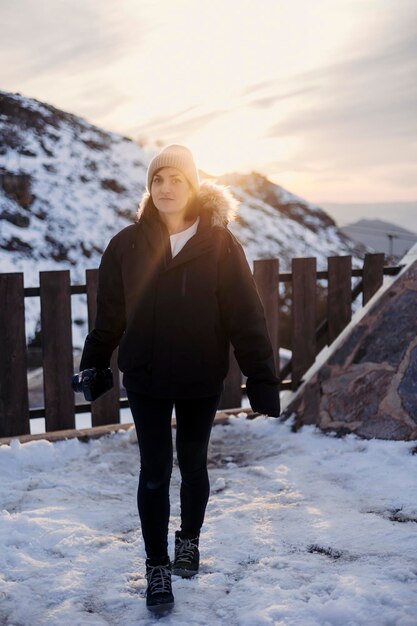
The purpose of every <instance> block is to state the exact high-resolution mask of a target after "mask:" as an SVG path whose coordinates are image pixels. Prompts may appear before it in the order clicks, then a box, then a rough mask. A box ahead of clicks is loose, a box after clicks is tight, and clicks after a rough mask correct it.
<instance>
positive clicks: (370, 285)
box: [362, 252, 385, 306]
mask: <svg viewBox="0 0 417 626" xmlns="http://www.w3.org/2000/svg"><path fill="white" fill-rule="evenodd" d="M384 259H385V255H384V253H383V252H377V253H375V254H365V260H364V263H363V274H362V281H363V295H362V304H363V306H365V304H366V303H367V302H369V300H370V299H371V298H372V296H373V295H374V293H375V292H376V291H378V289H379V288H380V287H381V285H382V283H383V281H384Z"/></svg>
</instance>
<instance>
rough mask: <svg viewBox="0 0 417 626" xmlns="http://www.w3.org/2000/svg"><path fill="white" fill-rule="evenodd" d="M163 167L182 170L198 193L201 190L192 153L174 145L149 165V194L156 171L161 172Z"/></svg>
mask: <svg viewBox="0 0 417 626" xmlns="http://www.w3.org/2000/svg"><path fill="white" fill-rule="evenodd" d="M161 167H176V168H177V169H179V170H181V172H182V173H183V174H184V176H185V177H186V178H187V179H188V180H189V182H190V184H191V186H192V187H193V188H194V190H195V191H196V192H198V190H199V189H200V180H199V178H198V171H197V167H196V165H195V163H194V158H193V155H192V152H191V150H189V149H188V148H186V147H185V146H180V145H179V144H176V143H172V144H170V145H169V146H166V147H165V148H163V149H162V150H161V152H159V154H157V155H156V156H154V158H153V159H152V160H151V162H150V163H149V167H148V173H147V189H148V191H149V192H150V190H151V184H152V178H153V175H154V174H155V172H156V170H159V169H160V168H161Z"/></svg>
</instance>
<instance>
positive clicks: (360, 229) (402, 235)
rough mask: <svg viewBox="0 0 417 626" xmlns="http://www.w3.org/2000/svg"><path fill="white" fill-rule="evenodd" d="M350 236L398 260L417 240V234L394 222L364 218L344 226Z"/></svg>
mask: <svg viewBox="0 0 417 626" xmlns="http://www.w3.org/2000/svg"><path fill="white" fill-rule="evenodd" d="M340 230H341V231H342V232H343V233H345V234H346V235H347V236H348V237H350V238H351V239H353V240H354V241H357V242H358V243H362V244H363V245H365V246H368V247H369V248H373V249H374V250H375V252H384V253H385V255H386V256H387V257H389V258H391V259H392V261H394V262H395V261H398V260H399V259H401V257H403V256H404V254H405V253H406V252H408V250H409V249H410V248H411V247H412V246H413V245H414V244H415V243H416V242H417V234H416V233H413V232H412V231H411V230H407V229H406V228H401V226H397V225H396V224H393V223H392V222H385V221H383V220H376V219H375V220H366V219H362V220H359V221H357V222H354V223H353V224H347V225H346V226H342V227H341V228H340Z"/></svg>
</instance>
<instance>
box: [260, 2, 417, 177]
mask: <svg viewBox="0 0 417 626" xmlns="http://www.w3.org/2000/svg"><path fill="white" fill-rule="evenodd" d="M400 4H401V3H400ZM405 4H407V7H408V8H409V6H410V5H408V3H405ZM393 13H394V11H393V12H392V13H390V14H389V16H390V17H391V18H392V20H391V21H390V20H389V19H388V17H389V16H388V15H387V16H386V20H385V21H384V24H379V25H378V28H377V29H376V31H377V32H373V33H368V35H369V38H370V40H371V41H372V45H373V47H374V49H373V50H371V51H370V50H369V45H370V42H369V41H368V50H365V49H362V50H361V46H359V45H358V46H354V48H355V49H356V50H357V53H356V55H355V56H354V57H352V58H348V59H347V60H346V61H344V62H339V63H336V64H330V65H328V66H326V67H324V68H320V69H317V70H314V71H310V72H305V73H303V74H301V75H298V76H297V77H295V78H294V82H295V83H303V84H304V85H307V86H306V87H305V88H304V89H305V90H306V91H312V92H314V97H313V98H312V99H309V105H308V106H306V104H305V102H303V101H301V103H300V106H299V107H298V108H294V110H293V111H290V112H288V113H287V114H286V116H282V119H281V120H280V121H279V122H277V123H276V124H273V125H271V126H270V127H269V128H268V129H267V130H266V132H265V137H268V138H277V137H280V138H285V137H291V138H294V137H298V138H300V139H302V141H303V146H302V150H301V151H300V157H301V159H304V160H305V161H307V162H308V161H310V160H316V161H317V160H318V159H319V160H320V159H321V160H322V162H325V161H326V159H327V160H329V161H330V160H331V165H330V167H331V168H336V167H343V166H349V167H357V166H361V165H380V164H384V163H390V162H392V154H393V150H395V151H396V154H397V155H400V158H402V159H403V161H404V162H407V160H409V159H412V158H413V157H414V158H415V154H414V151H415V148H414V145H413V142H412V141H410V140H412V139H415V138H417V115H416V111H417V81H416V80H415V77H416V76H417V33H416V32H415V31H416V26H415V20H411V19H410V18H411V15H410V13H406V12H402V13H401V12H400V15H396V16H395V17H394V15H393ZM414 13H415V11H412V14H414ZM364 47H365V43H364V44H363V48H364Z"/></svg>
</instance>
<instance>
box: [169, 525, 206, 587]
mask: <svg viewBox="0 0 417 626" xmlns="http://www.w3.org/2000/svg"><path fill="white" fill-rule="evenodd" d="M198 543H199V536H197V537H194V538H193V539H189V538H186V537H183V536H182V534H181V531H180V530H177V531H176V533H175V559H174V564H173V567H172V573H173V574H175V575H176V576H181V577H182V578H191V576H195V574H197V572H198V567H199V564H200V552H199V550H198Z"/></svg>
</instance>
